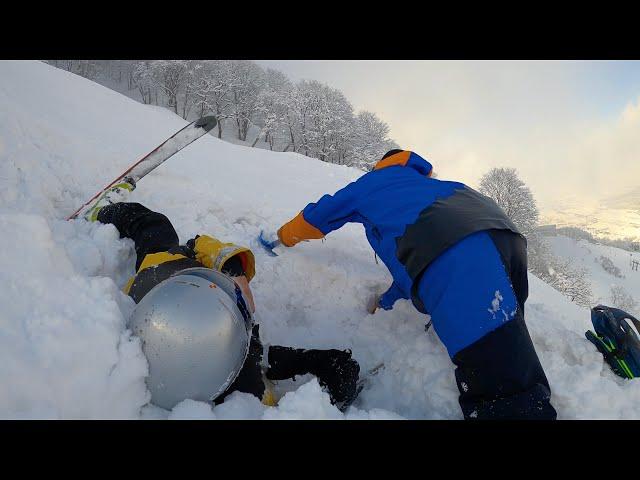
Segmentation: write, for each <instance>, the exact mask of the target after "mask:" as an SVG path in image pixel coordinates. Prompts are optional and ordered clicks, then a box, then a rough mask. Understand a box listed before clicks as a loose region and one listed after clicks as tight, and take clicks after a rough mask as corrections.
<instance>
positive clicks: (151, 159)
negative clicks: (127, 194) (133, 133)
mask: <svg viewBox="0 0 640 480" xmlns="http://www.w3.org/2000/svg"><path fill="white" fill-rule="evenodd" d="M217 123H218V121H217V120H216V117H214V116H213V115H209V116H206V117H202V118H200V119H198V120H196V121H195V122H191V123H190V124H189V125H187V126H185V127H183V128H181V129H180V130H178V131H177V132H176V133H174V134H173V135H172V136H171V137H169V138H168V139H166V140H165V141H164V142H162V143H161V144H160V145H158V146H157V147H156V148H154V149H153V150H152V151H151V152H149V153H148V154H146V155H145V156H144V157H142V158H141V159H140V160H138V161H137V162H136V163H134V164H133V165H132V166H131V167H129V168H128V169H127V170H126V171H124V172H123V173H122V174H121V175H119V176H118V177H117V178H116V179H115V180H114V181H113V182H111V183H109V185H107V186H106V187H104V188H103V189H102V190H100V191H99V192H98V193H96V194H95V195H94V196H93V197H91V198H90V199H89V200H87V202H85V203H84V204H83V205H82V206H81V207H80V208H78V210H76V211H75V212H74V213H72V214H71V215H70V216H69V218H67V220H72V219H74V218H76V217H78V216H79V215H80V214H81V213H83V210H84V209H85V208H86V207H87V206H88V205H89V204H91V202H93V201H94V200H95V199H96V198H98V197H99V196H100V195H102V194H103V193H104V192H105V191H107V190H109V189H110V188H112V187H113V186H114V185H116V184H118V183H122V182H124V181H126V180H125V179H127V180H129V181H130V182H132V183H133V184H134V185H135V183H137V182H138V180H140V179H141V178H143V177H144V176H145V175H147V174H148V173H149V172H151V171H152V170H153V169H155V168H156V167H158V166H159V165H162V163H163V162H165V161H166V160H167V159H169V158H171V157H172V156H173V155H175V154H176V153H178V152H179V151H180V150H182V149H183V148H184V147H186V146H188V145H190V144H191V143H193V142H194V141H195V140H197V139H198V138H200V137H201V136H203V135H204V134H206V133H207V132H209V131H211V130H212V129H213V128H214V127H215V126H216V124H217Z"/></svg>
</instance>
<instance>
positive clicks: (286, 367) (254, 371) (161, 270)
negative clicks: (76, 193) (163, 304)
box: [98, 202, 337, 404]
mask: <svg viewBox="0 0 640 480" xmlns="http://www.w3.org/2000/svg"><path fill="white" fill-rule="evenodd" d="M98 221H99V222H101V223H110V224H112V225H114V226H115V227H116V228H117V229H118V232H120V236H121V237H125V238H130V239H132V240H133V241H134V243H135V249H136V255H137V259H136V271H138V269H139V268H140V265H141V264H142V262H143V260H144V257H145V256H146V255H147V254H150V253H159V252H169V253H180V254H183V255H185V256H186V257H187V258H185V259H180V260H174V261H170V262H166V263H164V264H162V265H160V266H159V267H158V268H156V269H153V270H154V272H153V275H152V276H150V277H149V278H150V279H151V281H152V282H151V283H152V284H151V285H144V288H143V290H142V293H141V294H140V295H136V294H135V292H134V291H130V293H129V294H130V295H131V296H132V298H133V299H134V301H135V302H136V303H138V302H139V301H140V300H141V299H142V297H143V296H144V294H145V293H147V292H148V291H149V290H151V288H153V286H155V285H157V284H158V283H160V282H161V281H162V280H164V279H166V278H168V277H169V276H171V275H173V274H174V273H175V272H177V271H180V270H182V269H185V268H191V267H204V265H202V264H200V263H199V262H198V261H197V260H195V253H194V252H193V250H191V249H190V248H189V247H187V246H181V245H180V244H179V240H178V234H177V233H176V231H175V229H174V228H173V225H172V224H171V222H170V221H169V219H168V218H167V217H166V216H165V215H163V214H161V213H158V212H153V211H151V210H149V209H148V208H147V207H145V206H144V205H141V204H139V203H122V202H121V203H114V204H111V205H107V206H105V207H103V208H102V209H100V212H99V213H98ZM234 260H236V259H234V258H231V259H229V260H228V261H226V262H225V265H224V269H223V270H222V273H225V274H227V275H229V276H231V277H234V276H241V275H244V274H245V272H244V270H242V263H241V262H240V260H237V261H235V262H234ZM146 270H151V269H145V270H143V271H142V272H140V273H139V274H138V275H139V276H140V275H141V274H144V272H145V271H146ZM153 283H154V284H153ZM134 285H135V284H134ZM140 291H141V290H140V289H138V292H140ZM317 352H319V351H309V350H301V349H294V348H291V347H283V346H279V345H271V346H270V347H269V352H268V363H270V364H271V365H273V366H274V367H273V368H270V369H269V370H267V372H266V375H267V377H268V378H270V379H272V380H282V379H285V378H291V377H293V376H294V375H304V374H307V373H311V371H310V370H314V372H315V371H316V370H320V371H327V373H326V374H325V375H323V376H325V377H331V376H332V374H334V373H337V372H334V371H333V370H334V369H332V368H331V365H330V364H329V362H328V361H324V359H323V358H321V360H317V357H319V355H317ZM314 353H316V354H315V355H314ZM263 363H267V362H263V345H262V342H261V341H260V331H259V326H258V325H254V326H253V329H252V332H251V342H250V344H249V353H248V355H247V359H246V360H245V362H244V365H243V366H242V370H240V373H239V374H238V376H237V377H236V379H235V380H234V382H233V383H232V384H231V385H230V386H229V388H227V390H225V391H224V392H223V393H222V394H221V395H220V396H218V397H217V398H216V400H215V403H216V404H218V403H221V402H222V401H223V400H224V398H225V397H226V396H227V395H229V394H231V393H232V392H235V391H240V392H245V393H250V394H253V395H255V396H256V397H258V398H259V399H260V400H262V398H263V395H264V392H265V384H264V380H263V367H262V365H263ZM318 363H322V365H321V366H320V367H318V365H317V364H318ZM325 364H326V365H325ZM314 367H315V368H314ZM323 367H324V368H323ZM331 383H332V384H333V383H336V382H331Z"/></svg>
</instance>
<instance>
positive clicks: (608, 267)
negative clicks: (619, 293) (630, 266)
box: [596, 255, 624, 278]
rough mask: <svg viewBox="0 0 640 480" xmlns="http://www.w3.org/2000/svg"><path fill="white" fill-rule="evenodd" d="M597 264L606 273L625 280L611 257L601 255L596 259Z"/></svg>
mask: <svg viewBox="0 0 640 480" xmlns="http://www.w3.org/2000/svg"><path fill="white" fill-rule="evenodd" d="M596 262H597V263H598V264H600V266H601V267H602V269H603V270H604V271H605V272H607V273H609V274H611V275H613V276H614V277H617V278H624V275H622V272H621V271H620V269H619V268H618V267H616V266H615V265H614V263H613V260H611V259H610V258H609V257H605V256H604V255H600V256H599V257H598V258H597V259H596Z"/></svg>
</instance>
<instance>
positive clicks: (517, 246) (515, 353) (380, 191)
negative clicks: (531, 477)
mask: <svg viewBox="0 0 640 480" xmlns="http://www.w3.org/2000/svg"><path fill="white" fill-rule="evenodd" d="M432 171H433V168H432V166H431V164H430V163H429V162H428V161H426V160H425V159H423V158H422V157H420V156H419V155H418V154H416V153H415V152H411V151H407V150H397V149H396V150H391V151H389V152H387V153H386V154H385V155H384V156H383V157H382V159H381V160H380V161H379V162H378V163H377V164H376V165H375V167H374V169H373V170H372V171H371V172H368V173H366V174H364V175H363V176H362V177H360V178H359V179H358V180H356V181H354V182H352V183H350V184H349V185H347V186H346V187H344V188H343V189H341V190H339V191H338V192H336V193H335V194H334V195H324V196H323V197H322V198H320V200H318V202H316V203H310V204H309V205H307V206H306V207H305V208H304V210H302V211H301V212H300V213H299V214H298V215H297V216H296V217H295V218H293V219H292V220H291V221H289V222H287V223H286V224H284V225H283V226H282V227H280V228H279V229H278V238H279V240H280V242H281V243H282V244H283V245H284V246H287V247H292V246H294V245H296V244H297V243H298V242H300V241H302V240H309V239H319V238H323V237H324V236H325V235H327V234H328V233H329V232H332V231H333V230H337V229H338V228H340V227H342V226H343V225H344V224H346V223H349V222H356V223H361V224H363V225H364V228H365V232H366V236H367V240H368V241H369V243H370V244H371V247H372V248H373V249H374V251H375V252H376V254H377V255H378V256H379V257H380V259H381V260H382V261H383V262H384V264H385V265H386V266H387V268H388V269H389V271H390V273H391V275H392V277H393V283H392V285H391V287H390V288H389V289H388V290H387V291H386V292H385V293H384V294H383V295H382V296H381V297H380V298H379V300H378V305H377V306H379V307H381V308H383V309H385V310H389V309H391V308H392V307H393V304H394V303H395V302H396V300H398V299H410V300H411V301H412V303H413V305H414V306H415V308H416V309H417V310H418V311H420V312H422V313H427V314H429V315H430V316H431V322H432V324H433V327H434V329H435V331H436V333H437V334H438V337H439V338H440V340H441V341H442V342H443V343H444V345H445V346H446V348H447V351H448V353H449V356H450V357H451V359H452V361H453V363H454V364H455V365H456V370H455V376H456V383H457V385H458V389H459V391H460V397H459V401H460V406H461V408H462V413H463V415H464V417H465V418H466V419H470V418H477V419H501V418H509V419H516V418H517V419H520V418H522V419H525V418H527V419H555V418H556V411H555V409H554V408H553V406H552V405H551V402H550V397H551V390H550V387H549V382H548V381H547V378H546V376H545V373H544V370H543V369H542V366H541V364H540V360H539V359H538V355H537V353H536V351H535V348H534V346H533V342H532V341H531V337H530V335H529V332H528V330H527V327H526V325H525V321H524V304H525V301H526V299H527V296H528V281H527V249H526V248H527V247H526V239H525V238H524V236H523V235H522V234H520V232H519V231H518V229H517V228H516V226H515V225H514V224H513V222H512V221H511V220H510V219H509V218H508V217H507V216H506V214H505V213H504V212H503V211H502V209H501V208H500V207H499V206H498V205H497V204H496V203H495V202H494V201H493V200H492V199H490V198H489V197H487V196H484V195H482V194H480V193H478V192H476V191H475V190H473V189H471V188H469V187H468V186H466V185H464V184H462V183H459V182H451V181H441V180H438V179H435V178H432V177H431V175H432Z"/></svg>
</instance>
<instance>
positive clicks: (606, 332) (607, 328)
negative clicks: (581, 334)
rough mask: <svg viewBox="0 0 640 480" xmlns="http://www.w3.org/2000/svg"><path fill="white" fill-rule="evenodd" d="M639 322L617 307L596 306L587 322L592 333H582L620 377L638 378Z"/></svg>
mask: <svg viewBox="0 0 640 480" xmlns="http://www.w3.org/2000/svg"><path fill="white" fill-rule="evenodd" d="M627 320H629V321H631V323H632V324H633V326H634V327H635V328H636V330H637V331H638V332H640V321H638V320H637V319H636V318H635V317H633V316H632V315H630V314H629V313H627V312H625V311H624V310H620V309H619V308H613V307H607V306H605V305H598V306H596V307H594V308H592V309H591V323H593V328H594V330H595V333H594V332H592V331H591V330H587V331H586V332H585V337H587V339H588V340H589V341H591V342H592V343H593V344H594V345H595V346H596V348H597V349H598V351H599V352H600V353H602V355H604V359H605V361H606V362H607V363H608V364H609V365H610V366H611V368H612V370H613V371H614V372H615V373H616V374H618V375H619V376H621V377H623V378H635V377H640V339H639V338H638V335H637V334H636V331H634V329H633V328H632V327H631V325H629V323H628V322H627Z"/></svg>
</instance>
